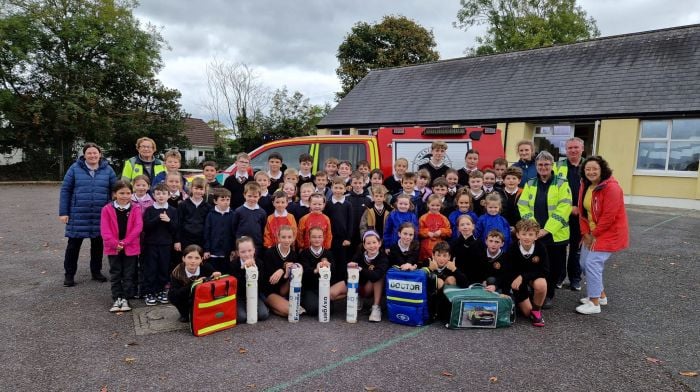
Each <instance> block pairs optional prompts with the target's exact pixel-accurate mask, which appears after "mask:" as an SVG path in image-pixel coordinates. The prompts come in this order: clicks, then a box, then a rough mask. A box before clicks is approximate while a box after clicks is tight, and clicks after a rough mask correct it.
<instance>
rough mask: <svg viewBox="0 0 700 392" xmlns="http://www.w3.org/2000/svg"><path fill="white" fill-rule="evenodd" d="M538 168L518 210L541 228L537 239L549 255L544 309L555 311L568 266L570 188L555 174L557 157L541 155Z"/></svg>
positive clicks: (546, 153) (545, 152)
mask: <svg viewBox="0 0 700 392" xmlns="http://www.w3.org/2000/svg"><path fill="white" fill-rule="evenodd" d="M535 165H536V167H537V177H535V178H532V179H530V180H528V181H527V183H526V184H525V188H523V193H522V194H521V195H520V200H518V210H519V211H520V216H521V217H522V218H523V219H535V220H536V221H537V223H539V224H540V227H542V229H540V232H539V233H538V234H537V239H538V240H539V241H540V242H541V243H542V244H543V245H544V246H545V248H547V254H548V255H549V272H548V275H547V299H546V300H545V303H544V306H543V308H544V309H548V308H551V307H552V299H553V298H554V292H555V287H556V284H557V280H559V275H560V274H561V271H562V268H564V265H565V263H566V246H567V245H568V243H569V215H570V214H571V188H569V184H568V183H567V181H566V178H563V177H560V176H558V175H557V174H556V172H555V171H554V157H553V156H552V154H550V153H549V152H547V151H542V152H540V153H539V154H538V155H537V158H536V159H535Z"/></svg>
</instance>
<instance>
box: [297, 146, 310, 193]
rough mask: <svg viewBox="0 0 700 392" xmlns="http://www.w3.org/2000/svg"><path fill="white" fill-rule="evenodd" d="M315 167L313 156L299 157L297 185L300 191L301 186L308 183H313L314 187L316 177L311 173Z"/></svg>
mask: <svg viewBox="0 0 700 392" xmlns="http://www.w3.org/2000/svg"><path fill="white" fill-rule="evenodd" d="M313 165H314V158H313V157H312V156H311V155H309V154H307V153H303V154H301V155H299V183H298V184H297V185H298V186H299V188H300V189H301V186H302V185H304V184H306V183H311V184H312V185H313V183H314V175H313V173H311V168H312V167H313Z"/></svg>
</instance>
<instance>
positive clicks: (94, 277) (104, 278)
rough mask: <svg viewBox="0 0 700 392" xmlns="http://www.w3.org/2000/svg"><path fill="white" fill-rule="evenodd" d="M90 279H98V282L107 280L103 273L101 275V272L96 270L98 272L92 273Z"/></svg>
mask: <svg viewBox="0 0 700 392" xmlns="http://www.w3.org/2000/svg"><path fill="white" fill-rule="evenodd" d="M92 280H96V281H98V282H101V283H104V282H106V281H107V277H105V276H104V275H102V273H101V272H98V273H96V274H92Z"/></svg>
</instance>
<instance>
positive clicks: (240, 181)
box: [205, 152, 253, 251]
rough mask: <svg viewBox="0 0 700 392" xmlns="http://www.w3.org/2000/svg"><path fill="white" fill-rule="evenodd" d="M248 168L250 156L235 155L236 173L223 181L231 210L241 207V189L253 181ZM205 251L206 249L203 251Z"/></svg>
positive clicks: (242, 199)
mask: <svg viewBox="0 0 700 392" xmlns="http://www.w3.org/2000/svg"><path fill="white" fill-rule="evenodd" d="M249 167H250V156H248V154H246V153H244V152H240V153H238V155H236V172H235V173H234V174H232V175H230V176H228V178H226V181H224V188H226V189H228V191H229V192H230V193H231V204H230V207H231V209H232V210H235V209H236V208H238V207H240V206H242V205H243V203H244V202H245V198H244V197H243V188H244V187H245V184H247V183H248V182H250V181H253V178H252V177H250V176H249V175H248V168H249ZM205 251H206V249H205Z"/></svg>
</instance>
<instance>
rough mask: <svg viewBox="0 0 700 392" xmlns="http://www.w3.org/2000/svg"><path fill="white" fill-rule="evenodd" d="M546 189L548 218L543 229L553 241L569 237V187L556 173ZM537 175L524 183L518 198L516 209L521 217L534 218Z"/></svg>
mask: <svg viewBox="0 0 700 392" xmlns="http://www.w3.org/2000/svg"><path fill="white" fill-rule="evenodd" d="M552 175H553V176H554V178H553V180H552V183H551V184H550V185H549V190H548V191H547V215H548V216H549V219H547V222H546V223H545V225H544V227H543V229H545V230H547V231H548V232H549V233H551V234H552V237H553V239H554V242H562V241H567V240H568V239H569V215H570V214H571V188H569V183H568V182H567V181H566V177H562V176H560V175H558V174H556V173H553V174H552ZM539 180H540V179H539V176H538V177H535V178H531V179H530V180H528V181H527V182H526V183H525V187H524V188H523V193H522V194H521V195H520V200H518V211H520V216H521V217H522V219H535V199H536V197H537V181H539Z"/></svg>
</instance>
